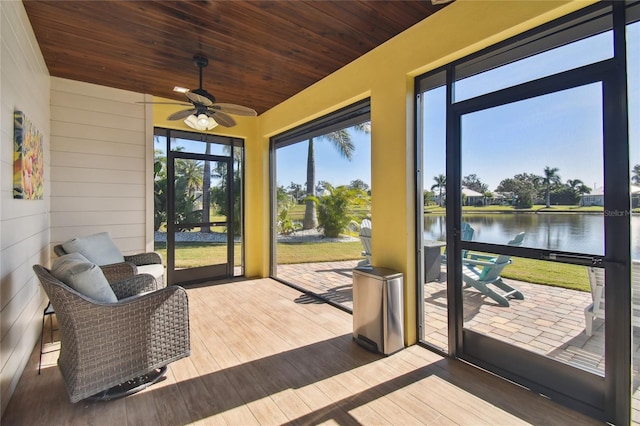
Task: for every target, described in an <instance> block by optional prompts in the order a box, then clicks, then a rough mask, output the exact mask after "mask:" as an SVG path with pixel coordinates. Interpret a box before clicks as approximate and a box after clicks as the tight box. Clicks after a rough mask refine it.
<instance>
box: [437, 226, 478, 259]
mask: <svg viewBox="0 0 640 426" xmlns="http://www.w3.org/2000/svg"><path fill="white" fill-rule="evenodd" d="M474 232H475V231H474V229H473V228H472V227H471V225H469V224H468V223H467V222H462V226H461V227H460V234H461V240H463V241H471V240H473V233H474ZM467 252H468V250H462V257H463V258H464V257H467ZM440 261H441V262H442V263H447V250H446V249H445V250H444V253H443V254H442V256H441V257H440Z"/></svg>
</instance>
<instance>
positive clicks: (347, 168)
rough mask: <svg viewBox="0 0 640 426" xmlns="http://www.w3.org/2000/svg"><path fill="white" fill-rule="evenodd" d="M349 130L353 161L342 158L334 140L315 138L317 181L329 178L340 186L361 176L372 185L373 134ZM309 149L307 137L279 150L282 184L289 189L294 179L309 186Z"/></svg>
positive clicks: (277, 154)
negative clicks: (353, 146)
mask: <svg viewBox="0 0 640 426" xmlns="http://www.w3.org/2000/svg"><path fill="white" fill-rule="evenodd" d="M349 133H350V135H351V141H352V142H353V143H354V145H355V150H354V152H353V156H352V159H351V161H349V160H347V159H346V158H344V157H342V156H341V155H340V153H339V151H338V149H337V148H336V147H335V146H334V145H333V144H332V143H331V142H328V141H326V140H320V139H314V143H313V148H314V155H315V165H316V183H317V182H319V181H326V182H329V183H330V184H331V185H332V186H334V187H336V186H339V185H348V184H349V183H351V181H353V180H356V179H360V180H362V181H363V182H365V183H366V184H367V185H369V187H371V136H370V135H369V134H364V133H361V132H356V131H353V130H351V131H350V132H349ZM308 148H309V143H308V142H307V141H306V140H305V141H302V142H299V143H296V144H292V145H289V146H286V147H284V148H279V149H278V150H277V153H276V161H277V165H276V167H277V168H276V180H277V183H278V186H284V187H285V188H287V187H289V185H290V184H291V182H294V183H297V184H300V185H302V186H303V189H304V188H305V186H304V185H305V183H306V181H307V150H308Z"/></svg>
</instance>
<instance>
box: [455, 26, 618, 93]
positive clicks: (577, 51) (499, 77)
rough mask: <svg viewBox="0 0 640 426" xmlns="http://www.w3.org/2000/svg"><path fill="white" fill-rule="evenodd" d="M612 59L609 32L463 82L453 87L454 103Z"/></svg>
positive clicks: (611, 34)
mask: <svg viewBox="0 0 640 426" xmlns="http://www.w3.org/2000/svg"><path fill="white" fill-rule="evenodd" d="M611 57H613V33H612V32H611V31H608V32H605V33H602V34H598V35H595V36H592V37H589V38H586V39H583V40H579V41H576V42H574V43H570V44H567V45H564V46H561V47H557V48H555V49H552V50H549V51H546V52H542V53H539V54H537V55H533V56H531V57H528V58H524V59H521V60H519V61H516V62H512V63H509V64H506V65H502V66H500V67H497V68H494V69H490V70H488V71H485V72H482V73H480V74H475V75H472V76H470V77H467V78H463V79H460V80H458V81H456V82H455V84H454V98H455V102H460V101H463V100H466V99H470V98H473V97H476V96H480V95H484V94H487V93H490V92H494V91H497V90H500V89H505V88H507V87H512V86H515V85H518V84H522V83H526V82H528V81H532V80H535V79H538V78H542V77H547V76H550V75H553V74H556V73H559V72H562V71H567V70H570V69H574V68H578V67H581V66H584V65H589V64H592V63H595V62H598V61H602V60H605V59H609V58H611Z"/></svg>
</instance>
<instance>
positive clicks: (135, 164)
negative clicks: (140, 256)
mask: <svg viewBox="0 0 640 426" xmlns="http://www.w3.org/2000/svg"><path fill="white" fill-rule="evenodd" d="M144 100H146V98H145V95H142V94H139V93H133V92H127V91H123V90H119V89H112V88H108V87H103V86H96V85H93V84H88V83H82V82H78V81H72V80H66V79H61V78H55V77H54V78H52V79H51V182H52V193H51V243H52V244H57V243H60V242H63V241H66V240H67V239H70V238H73V237H75V236H80V235H89V234H92V233H96V232H102V231H109V232H110V233H111V236H112V237H113V239H114V241H115V243H116V244H117V245H118V246H119V247H120V249H121V250H122V251H123V252H124V253H127V254H128V253H136V252H142V251H146V250H150V249H152V248H153V229H152V227H153V198H152V197H153V186H152V185H153V181H152V179H153V176H152V175H153V172H152V170H153V137H152V132H153V125H152V121H151V120H150V116H149V115H148V113H147V110H148V109H149V107H148V106H145V105H143V104H139V103H136V102H139V101H144ZM147 189H149V191H147Z"/></svg>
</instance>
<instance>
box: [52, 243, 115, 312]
mask: <svg viewBox="0 0 640 426" xmlns="http://www.w3.org/2000/svg"><path fill="white" fill-rule="evenodd" d="M51 275H53V276H54V277H56V278H57V279H59V280H60V281H62V282H63V283H65V284H66V285H68V286H69V287H71V288H72V289H74V290H75V291H77V292H78V293H82V294H84V295H85V296H87V297H89V298H91V299H93V300H96V301H98V302H105V303H115V302H117V301H118V298H117V297H116V295H115V293H114V292H113V290H112V289H111V286H110V285H109V281H107V278H106V277H105V276H104V274H103V273H102V269H100V267H99V266H98V265H96V264H95V263H91V262H89V260H87V258H86V257H84V256H83V255H81V254H80V253H71V254H65V255H64V256H61V257H59V258H57V259H56V260H55V261H54V262H53V266H52V267H51Z"/></svg>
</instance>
